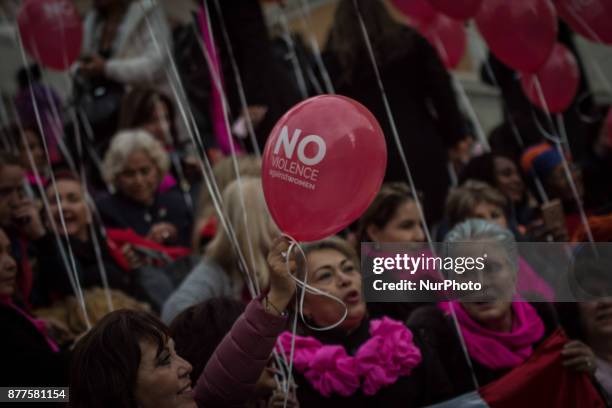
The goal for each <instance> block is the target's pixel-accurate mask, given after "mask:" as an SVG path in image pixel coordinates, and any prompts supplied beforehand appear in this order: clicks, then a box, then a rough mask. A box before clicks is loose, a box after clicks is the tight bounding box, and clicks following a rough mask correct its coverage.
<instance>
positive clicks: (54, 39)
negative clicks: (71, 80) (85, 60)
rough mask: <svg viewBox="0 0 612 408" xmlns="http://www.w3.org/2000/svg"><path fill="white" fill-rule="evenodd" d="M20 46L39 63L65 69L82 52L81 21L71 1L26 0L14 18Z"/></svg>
mask: <svg viewBox="0 0 612 408" xmlns="http://www.w3.org/2000/svg"><path fill="white" fill-rule="evenodd" d="M17 23H18V25H19V33H20V35H21V39H22V42H23V46H24V48H25V49H26V51H28V53H29V54H30V55H31V56H32V58H34V59H35V60H36V61H38V62H39V63H40V64H42V65H44V66H46V67H48V68H52V69H56V70H65V69H67V68H68V67H70V65H72V63H74V61H76V59H77V58H78V57H79V54H80V53H81V43H82V41H83V24H82V23H81V17H80V16H79V13H78V12H77V10H76V8H75V7H74V4H73V3H72V1H70V0H26V1H25V2H24V3H23V5H22V6H21V9H20V10H19V15H18V17H17Z"/></svg>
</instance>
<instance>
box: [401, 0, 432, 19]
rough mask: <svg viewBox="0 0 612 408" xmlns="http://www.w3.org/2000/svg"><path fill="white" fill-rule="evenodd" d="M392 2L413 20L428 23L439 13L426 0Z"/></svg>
mask: <svg viewBox="0 0 612 408" xmlns="http://www.w3.org/2000/svg"><path fill="white" fill-rule="evenodd" d="M391 3H392V4H393V6H394V7H395V8H396V9H397V10H398V11H399V12H400V13H402V14H403V15H405V16H406V17H408V19H409V20H410V21H412V22H418V23H428V22H430V21H431V20H433V18H434V17H435V16H436V14H437V13H436V10H434V8H433V7H432V6H431V5H430V4H429V3H428V2H427V1H426V0H391Z"/></svg>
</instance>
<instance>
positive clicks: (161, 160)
mask: <svg viewBox="0 0 612 408" xmlns="http://www.w3.org/2000/svg"><path fill="white" fill-rule="evenodd" d="M136 151H143V152H145V153H146V154H147V155H148V156H149V157H150V158H151V160H152V161H153V163H154V164H155V166H157V169H158V170H159V179H160V181H161V179H162V177H163V176H164V175H165V174H166V173H167V172H168V169H169V167H170V159H169V157H168V153H166V151H165V150H164V147H163V146H162V145H161V143H159V142H158V141H157V140H155V138H154V137H153V136H151V134H150V133H149V132H147V131H146V130H142V129H131V130H123V131H121V132H119V133H117V134H116V135H115V136H114V137H113V140H112V141H111V144H110V146H109V148H108V150H107V151H106V155H104V162H103V163H102V176H103V177H104V180H105V181H106V182H107V183H108V184H111V185H112V186H114V185H115V181H116V179H117V175H119V173H121V172H122V171H123V169H124V168H125V164H126V162H127V160H128V158H129V157H130V155H131V154H132V153H134V152H136Z"/></svg>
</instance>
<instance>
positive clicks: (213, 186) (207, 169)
mask: <svg viewBox="0 0 612 408" xmlns="http://www.w3.org/2000/svg"><path fill="white" fill-rule="evenodd" d="M145 21H146V23H147V27H148V29H149V32H150V35H151V37H152V38H153V42H154V44H155V47H156V49H157V50H158V52H159V53H160V54H161V53H162V46H161V45H160V43H159V41H158V40H157V38H156V36H155V35H154V32H153V28H152V26H151V22H150V21H149V18H148V16H145ZM164 46H165V47H164V48H165V52H166V55H167V57H168V60H169V62H170V64H169V65H170V67H167V66H165V71H166V76H167V78H168V80H169V84H170V88H171V90H172V92H173V95H174V97H175V99H176V102H177V106H178V108H179V113H180V115H181V118H182V119H183V121H184V122H185V125H186V129H187V132H188V135H189V137H190V139H191V141H192V143H193V145H194V147H196V149H197V150H198V152H199V157H198V158H199V163H200V168H201V170H202V174H203V176H204V181H205V183H206V187H207V189H208V192H209V194H210V196H211V199H212V201H213V206H214V207H215V211H216V212H217V216H218V217H219V220H220V221H221V224H222V226H223V228H224V230H225V232H226V234H227V236H228V238H229V241H230V243H231V244H232V246H233V249H234V251H235V252H236V254H237V255H238V267H239V269H240V271H241V272H242V273H243V274H244V275H245V281H246V284H247V288H248V290H249V293H250V295H251V297H253V298H255V297H256V296H257V293H258V291H257V290H256V286H255V284H254V283H253V277H252V276H251V274H250V273H249V268H248V264H247V262H246V260H245V258H244V255H243V253H242V250H241V248H240V243H239V241H238V239H237V237H236V234H235V231H234V228H233V226H232V225H231V223H230V222H229V221H228V219H227V218H226V215H225V213H224V211H223V210H222V202H223V200H222V197H221V193H220V191H219V186H218V185H217V182H216V180H215V178H214V174H213V171H212V166H211V164H210V161H209V160H208V157H207V155H206V152H205V151H204V146H203V144H202V142H201V140H202V139H201V135H200V133H199V129H198V127H197V126H196V123H195V118H194V116H193V112H192V111H191V108H190V106H189V105H188V104H186V103H184V102H183V98H184V97H185V93H184V87H183V86H182V82H181V79H180V76H179V75H178V70H177V68H176V63H175V61H174V58H173V56H172V53H171V51H170V48H169V46H168V44H164ZM204 51H205V49H204ZM205 56H206V58H209V56H208V54H207V53H206V52H205ZM175 82H176V84H175ZM177 86H178V89H177ZM179 89H180V91H182V93H181V94H179ZM194 133H195V135H194ZM196 137H197V138H196ZM230 146H232V141H231V140H230ZM253 273H255V271H253Z"/></svg>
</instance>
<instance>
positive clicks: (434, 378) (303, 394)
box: [295, 318, 456, 408]
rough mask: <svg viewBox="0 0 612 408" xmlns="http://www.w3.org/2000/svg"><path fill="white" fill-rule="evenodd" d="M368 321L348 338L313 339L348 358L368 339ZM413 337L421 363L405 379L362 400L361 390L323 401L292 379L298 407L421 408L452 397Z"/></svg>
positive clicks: (436, 364)
mask: <svg viewBox="0 0 612 408" xmlns="http://www.w3.org/2000/svg"><path fill="white" fill-rule="evenodd" d="M369 327H370V319H367V318H366V319H364V320H363V322H362V324H361V326H360V327H359V328H358V329H356V330H355V331H354V332H353V333H351V334H350V335H349V336H346V335H345V334H343V333H338V332H336V331H328V332H318V333H317V334H316V338H317V339H318V340H319V341H321V342H322V343H323V344H334V345H341V346H343V347H344V348H345V350H346V351H347V353H348V354H349V355H354V354H355V353H356V352H357V350H358V348H359V347H360V346H361V345H362V344H363V343H365V342H366V341H367V340H368V339H370V334H369ZM413 334H414V342H415V345H416V346H417V347H418V348H419V349H420V350H421V355H422V360H421V363H420V364H419V365H418V366H416V367H415V368H414V369H413V370H412V373H411V374H410V375H409V376H405V377H400V378H399V379H398V380H397V382H395V383H394V384H392V385H390V386H386V387H383V388H381V389H380V390H379V391H378V392H377V393H376V394H375V395H373V396H366V395H364V394H363V393H362V391H361V388H360V389H358V390H357V392H356V393H355V394H353V395H351V396H350V397H342V396H340V395H337V394H333V395H331V396H330V397H324V396H322V395H321V394H319V392H318V391H316V390H315V389H314V388H313V387H312V386H311V385H310V383H309V382H308V381H307V380H306V379H305V378H304V377H303V376H301V375H299V374H298V375H296V377H295V379H296V382H297V384H298V388H297V396H298V400H299V401H300V404H301V406H302V407H317V408H325V407H330V408H332V407H333V408H336V407H351V408H360V407H376V408H381V407H385V408H387V407H390V408H393V407H398V408H400V407H401V408H409V407H421V406H425V405H429V404H432V403H434V402H438V401H444V400H446V399H449V398H450V397H451V396H453V395H456V390H455V389H454V385H453V383H452V381H450V379H449V378H448V377H447V375H446V373H445V370H444V368H443V367H442V366H441V362H440V359H439V358H438V356H437V355H436V353H435V352H434V350H433V349H431V348H430V347H429V346H428V344H427V343H426V342H424V341H423V339H421V338H420V336H419V335H418V333H415V332H414V331H413Z"/></svg>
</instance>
